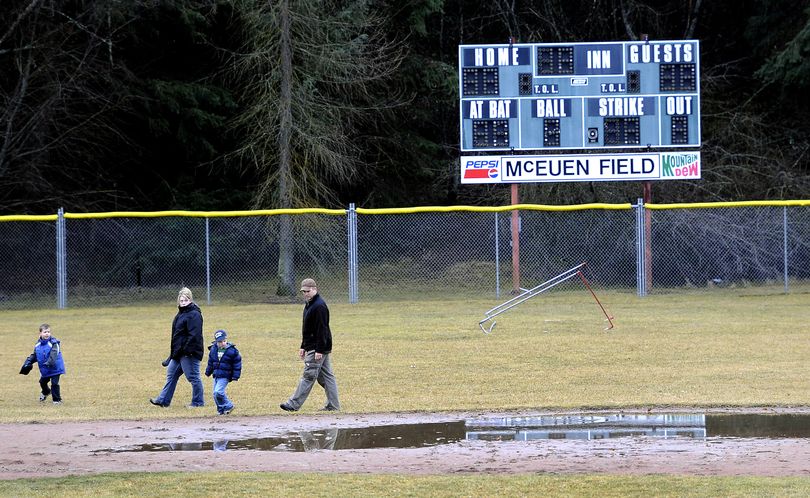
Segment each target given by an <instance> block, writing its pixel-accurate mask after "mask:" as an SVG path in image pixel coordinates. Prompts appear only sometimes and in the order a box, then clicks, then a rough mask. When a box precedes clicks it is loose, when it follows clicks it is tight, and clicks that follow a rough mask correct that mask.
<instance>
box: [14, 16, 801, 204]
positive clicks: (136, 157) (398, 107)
mask: <svg viewBox="0 0 810 498" xmlns="http://www.w3.org/2000/svg"><path fill="white" fill-rule="evenodd" d="M642 34H647V35H649V37H650V39H653V40H654V39H679V38H697V39H700V41H701V52H702V53H701V69H702V75H701V90H702V93H701V102H702V111H703V116H702V128H703V133H702V135H703V137H702V138H703V144H704V145H703V149H702V150H703V161H702V162H703V176H704V178H703V179H702V180H700V181H695V182H685V181H683V182H679V181H668V182H660V183H654V184H653V200H654V201H656V202H682V201H683V202H693V201H719V200H750V199H798V198H810V175H809V174H808V167H810V124H809V123H808V120H807V116H808V114H810V7H808V4H807V2H806V0H714V1H704V0H680V1H677V2H673V1H671V0H666V1H665V0H646V1H640V0H589V1H583V0H544V1H542V2H537V1H520V0H492V1H488V2H480V1H465V0H446V1H443V0H411V1H408V2H401V1H399V0H344V1H341V0H272V1H269V0H231V1H225V0H164V1H161V0H85V1H83V0H4V1H3V5H2V7H0V213H1V214H16V213H35V214H44V213H53V212H55V211H56V209H57V208H58V207H65V208H66V209H67V210H69V211H107V210H163V209H192V210H209V209H211V210H230V209H247V208H257V207H260V208H266V207H288V206H289V207H301V206H324V207H345V206H346V205H347V204H348V203H349V202H354V203H356V204H357V205H358V206H362V207H391V206H412V205H447V204H487V205H490V204H505V203H508V195H509V192H508V188H507V187H505V186H488V187H487V186H462V185H459V184H458V166H457V162H458V156H459V151H458V82H457V54H458V48H457V46H458V45H459V44H462V43H468V44H469V43H506V42H507V41H508V40H509V38H510V37H514V38H515V39H517V40H518V41H519V42H525V43H542V42H547V43H551V42H583V41H622V40H630V39H638V38H639V37H640V36H641V35H642ZM521 195H522V199H521V200H522V201H525V202H538V203H548V204H562V203H566V204H567V203H581V202H628V201H633V200H635V199H636V198H637V197H639V196H640V195H641V186H640V185H639V184H637V183H618V182H616V183H591V184H588V183H568V184H537V185H523V186H521Z"/></svg>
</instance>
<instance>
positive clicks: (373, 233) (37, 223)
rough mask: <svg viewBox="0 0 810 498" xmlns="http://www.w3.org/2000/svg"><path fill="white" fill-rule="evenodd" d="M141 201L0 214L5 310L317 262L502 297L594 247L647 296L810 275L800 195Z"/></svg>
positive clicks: (419, 286)
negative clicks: (264, 204) (602, 201)
mask: <svg viewBox="0 0 810 498" xmlns="http://www.w3.org/2000/svg"><path fill="white" fill-rule="evenodd" d="M806 204H807V205H810V203H806ZM513 213H517V215H513ZM141 215H142V216H138V215H136V214H135V213H132V214H131V215H128V214H126V213H124V214H120V213H118V214H112V213H110V214H97V215H90V214H83V215H71V214H70V213H68V214H65V215H64V216H63V217H62V216H61V214H60V215H56V216H36V217H28V216H6V217H0V309H13V308H52V307H65V306H67V307H81V306H100V305H116V304H122V303H128V304H130V303H138V302H144V303H145V302H165V301H166V300H167V299H169V300H172V299H174V296H175V295H176V292H177V289H178V288H180V287H181V286H188V287H190V288H191V289H192V290H193V291H194V293H195V299H196V300H197V301H198V302H201V303H206V304H217V303H266V302H289V301H293V300H295V299H296V298H295V297H294V296H290V295H285V294H284V293H283V292H282V293H280V292H279V290H280V289H281V290H285V289H286V287H285V285H284V283H285V280H291V281H292V282H293V285H294V286H295V287H293V290H297V282H298V281H300V280H301V279H302V278H304V277H309V276H311V277H314V278H315V279H316V280H318V281H319V285H320V287H321V289H322V291H323V292H324V294H325V295H327V296H328V297H329V300H330V301H335V302H341V301H343V302H356V301H358V300H359V301H380V300H407V299H420V300H424V299H446V298H447V297H448V294H452V295H453V296H455V297H458V296H461V297H464V296H468V297H479V298H493V299H499V298H506V297H507V296H511V294H512V293H513V289H515V288H521V289H527V288H532V287H535V286H537V285H540V284H542V283H543V282H545V281H547V280H548V279H550V278H552V277H554V276H555V275H558V274H560V273H561V272H564V271H566V270H568V269H569V268H572V267H574V266H576V265H578V264H580V263H582V262H586V263H587V266H586V268H585V274H586V276H587V278H588V279H589V280H590V281H591V282H593V283H594V284H595V285H597V286H598V287H600V288H603V289H607V288H609V289H612V290H616V291H619V292H628V293H635V294H638V295H640V296H644V295H646V294H648V293H662V292H708V291H711V290H712V289H716V288H727V287H734V288H748V287H757V288H769V289H772V290H774V291H778V292H790V291H791V288H792V286H793V287H795V286H796V285H798V284H800V283H802V282H804V281H806V280H807V279H808V277H810V275H808V273H810V270H808V265H807V262H808V258H810V210H808V208H807V206H806V205H805V203H804V202H802V201H795V202H790V201H784V202H782V203H779V202H775V203H771V204H768V205H763V203H734V204H730V203H727V204H721V203H718V204H716V205H708V206H707V205H678V206H655V205H649V206H643V205H641V203H639V204H638V205H630V204H627V205H597V206H590V205H586V206H567V207H543V206H520V207H519V209H518V210H517V211H515V210H513V208H511V207H509V206H506V207H500V208H470V207H458V208H435V209H430V208H413V209H385V210H370V209H357V210H355V209H354V208H353V207H352V208H350V209H349V210H348V211H343V210H290V211H267V212H235V213H148V215H145V214H143V213H141ZM60 222H61V223H63V224H64V225H63V226H64V230H63V232H64V236H63V237H60V236H59V233H58V232H59V230H58V226H59V223H60ZM513 233H518V234H519V236H518V237H519V238H518V239H517V242H518V243H517V247H515V244H513ZM284 234H289V235H288V236H285V235H284ZM515 255H517V259H515V257H514V256H515ZM60 261H63V264H59V262H60ZM285 268H289V271H287V272H285V271H284V270H285ZM279 275H286V276H287V278H280V277H279ZM60 287H64V288H63V289H62V292H63V296H64V299H58V298H57V296H58V295H59V293H60Z"/></svg>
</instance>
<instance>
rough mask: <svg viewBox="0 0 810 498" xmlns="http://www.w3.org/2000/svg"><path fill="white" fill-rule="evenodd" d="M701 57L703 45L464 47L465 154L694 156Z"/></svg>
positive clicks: (461, 85) (461, 65) (461, 63)
mask: <svg viewBox="0 0 810 498" xmlns="http://www.w3.org/2000/svg"><path fill="white" fill-rule="evenodd" d="M699 49H700V45H699V42H698V41H697V40H670V41H633V42H598V43H548V44H519V43H516V44H500V45H459V49H458V50H459V52H458V54H459V74H458V76H459V95H460V98H461V102H460V113H459V118H460V135H461V136H460V143H461V151H462V152H483V153H497V152H498V151H508V152H509V153H514V152H516V151H534V152H539V151H544V152H556V153H558V154H560V153H561V154H564V153H565V152H563V151H569V150H570V151H581V152H593V151H599V152H600V153H611V152H614V151H615V152H623V151H625V152H629V149H633V150H634V151H636V152H638V151H640V150H642V149H644V150H647V151H652V150H660V149H668V150H670V151H672V150H677V149H689V148H691V149H697V148H699V147H700V145H701V140H700V50H699ZM557 181H559V179H558V180H557Z"/></svg>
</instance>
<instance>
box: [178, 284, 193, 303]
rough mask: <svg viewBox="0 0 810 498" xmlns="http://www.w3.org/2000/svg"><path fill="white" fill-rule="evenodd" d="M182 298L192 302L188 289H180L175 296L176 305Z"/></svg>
mask: <svg viewBox="0 0 810 498" xmlns="http://www.w3.org/2000/svg"><path fill="white" fill-rule="evenodd" d="M183 296H185V297H187V298H188V300H189V301H194V296H192V295H191V289H189V288H188V287H183V288H182V289H180V292H179V293H178V294H177V304H180V298H181V297H183Z"/></svg>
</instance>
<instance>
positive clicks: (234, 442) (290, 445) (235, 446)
mask: <svg viewBox="0 0 810 498" xmlns="http://www.w3.org/2000/svg"><path fill="white" fill-rule="evenodd" d="M626 437H643V438H693V439H694V438H700V439H707V440H708V439H712V438H810V415H808V414H774V415H763V414H701V413H677V414H676V413H673V414H642V413H635V414H634V413H618V414H569V415H544V416H530V417H478V418H474V419H467V420H458V421H451V422H441V423H419V424H402V425H381V426H370V427H352V428H326V429H320V430H309V431H291V432H286V433H283V434H278V435H274V436H271V437H262V438H251V439H218V440H209V441H194V442H189V441H177V442H160V443H149V444H142V445H137V446H134V447H128V448H123V449H107V450H101V452H116V453H117V452H144V451H227V450H259V451H276V452H285V451H286V452H308V451H317V450H358V449H374V448H394V449H396V448H421V447H429V446H437V445H451V444H456V443H459V442H462V441H473V440H478V441H504V442H505V441H532V440H542V439H555V440H583V439H586V440H595V439H615V438H626Z"/></svg>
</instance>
